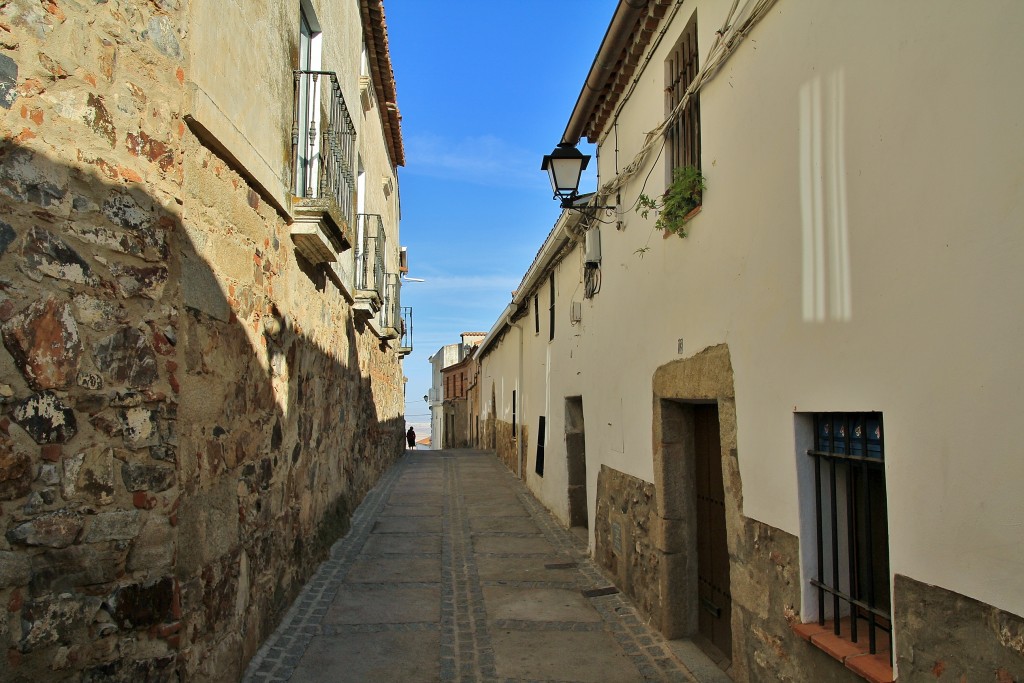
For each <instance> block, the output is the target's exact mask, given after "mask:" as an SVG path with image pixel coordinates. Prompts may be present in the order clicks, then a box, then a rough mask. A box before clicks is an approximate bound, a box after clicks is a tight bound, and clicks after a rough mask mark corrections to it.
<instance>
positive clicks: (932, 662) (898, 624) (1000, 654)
mask: <svg viewBox="0 0 1024 683" xmlns="http://www.w3.org/2000/svg"><path fill="white" fill-rule="evenodd" d="M893 592H894V595H893V610H894V617H895V624H894V630H895V632H896V658H897V670H898V671H899V677H900V680H901V681H918V680H929V681H932V680H935V681H950V682H952V681H995V682H996V683H1010V682H1011V681H1013V682H1015V683H1016V682H1018V681H1024V619H1022V618H1021V617H1019V616H1017V615H1015V614H1010V613H1009V612H1004V611H1002V610H1000V609H997V608H995V607H992V606H991V605H987V604H985V603H983V602H979V601H978V600H974V599H972V598H968V597H965V596H963V595H960V594H959V593H954V592H952V591H948V590H946V589H945V588H940V587H938V586H930V585H928V584H925V583H921V582H920V581H915V580H914V579H911V578H908V577H906V576H902V575H900V574H897V575H896V577H895V585H894V591H893Z"/></svg>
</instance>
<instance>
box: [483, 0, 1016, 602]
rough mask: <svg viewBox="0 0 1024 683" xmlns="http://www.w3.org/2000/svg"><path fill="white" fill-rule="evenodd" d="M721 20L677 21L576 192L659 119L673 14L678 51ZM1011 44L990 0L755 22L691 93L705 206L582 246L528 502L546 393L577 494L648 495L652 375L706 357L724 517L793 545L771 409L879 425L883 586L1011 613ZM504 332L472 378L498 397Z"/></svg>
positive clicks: (633, 221) (790, 480)
mask: <svg viewBox="0 0 1024 683" xmlns="http://www.w3.org/2000/svg"><path fill="white" fill-rule="evenodd" d="M730 4H731V3H730V2H728V1H726V0H708V1H704V2H700V3H685V4H684V5H683V7H684V10H683V11H682V12H681V14H680V17H679V19H677V21H676V23H675V25H674V27H673V28H672V29H670V31H669V33H668V35H667V36H666V38H665V40H664V41H663V42H662V44H661V45H660V47H659V48H658V51H657V53H656V54H655V55H654V57H653V59H652V60H651V62H650V66H649V67H648V68H647V70H646V71H645V72H644V73H642V74H641V76H640V79H639V82H638V85H637V88H636V91H635V92H634V93H633V94H632V96H631V98H630V100H629V102H628V103H627V104H626V106H625V107H624V108H623V110H622V113H621V116H620V117H619V119H618V126H617V140H616V139H615V138H614V137H612V134H611V128H609V131H608V132H609V136H608V137H607V138H606V139H605V140H604V141H603V144H602V145H601V156H600V172H601V177H602V179H607V178H608V177H610V176H611V175H612V174H613V173H614V170H615V169H614V165H615V155H614V153H613V151H612V150H613V149H614V147H615V145H616V143H617V145H618V147H619V164H620V166H621V165H624V164H625V163H626V162H628V160H629V159H630V158H631V157H632V154H633V153H634V152H635V150H636V149H637V148H638V147H639V145H640V144H641V142H642V139H643V136H644V134H645V133H646V131H648V130H650V129H651V128H653V127H654V126H655V125H656V124H657V123H658V122H659V120H660V117H661V115H662V114H663V99H662V98H663V96H664V95H663V89H664V73H663V66H662V65H663V64H664V61H665V58H666V57H667V55H668V51H669V50H670V49H671V47H672V46H673V44H674V41H675V37H676V36H677V35H678V33H679V32H680V31H681V30H682V27H683V26H684V25H685V23H686V18H687V14H686V12H688V11H691V10H692V8H693V7H696V8H697V9H696V11H697V12H698V31H699V43H700V50H701V54H702V57H703V55H704V54H706V50H707V47H708V46H709V45H710V44H711V41H712V39H713V34H714V31H715V30H716V29H717V28H718V27H719V24H720V22H721V21H722V19H723V18H724V16H725V13H726V12H727V10H728V6H729V5H730ZM1022 31H1024V5H1020V4H1019V3H1015V2H1009V1H1007V2H993V3H991V4H990V5H989V6H987V7H986V8H985V10H984V11H982V10H981V9H980V8H978V7H975V6H973V5H971V4H969V3H945V4H943V6H942V7H941V9H937V8H936V7H935V5H934V3H932V2H924V1H923V0H922V1H916V2H905V3H898V4H893V3H887V2H881V1H880V0H879V1H875V2H870V3H868V4H867V5H865V4H864V3H860V4H859V5H848V6H847V5H843V4H841V3H818V2H812V1H810V0H782V1H781V2H779V3H778V5H777V6H776V9H775V10H774V11H773V12H772V13H771V14H770V15H769V16H768V17H767V18H766V19H765V20H764V21H763V22H762V23H761V24H760V25H758V27H757V28H756V29H755V30H754V31H753V32H752V34H751V35H750V37H749V38H748V39H747V40H746V41H745V42H744V43H743V44H742V45H741V46H740V48H739V50H738V51H737V53H736V54H735V55H733V57H732V58H731V60H730V61H729V62H728V63H727V64H726V66H725V67H724V68H723V69H722V71H721V72H720V73H719V74H718V75H717V76H716V77H715V78H714V80H712V81H711V82H710V83H709V84H708V85H707V87H706V89H705V90H704V92H703V93H702V94H701V121H702V154H703V160H702V165H703V170H704V173H705V175H706V176H707V183H708V190H707V192H706V193H705V199H704V207H703V210H702V212H701V213H700V214H699V215H698V216H697V217H696V218H695V219H694V220H693V222H692V223H691V225H690V236H689V237H688V238H686V239H685V240H681V239H679V238H676V237H672V238H670V239H667V240H663V239H662V238H661V234H660V233H657V232H652V224H653V216H652V218H651V219H648V220H644V219H642V218H640V217H639V216H638V215H636V214H635V213H632V212H625V213H623V215H622V217H621V218H622V220H623V221H624V222H625V226H624V229H623V230H621V231H618V230H615V229H614V228H610V226H602V235H601V237H602V250H603V257H604V258H603V263H602V289H601V292H600V294H598V295H597V297H596V298H595V299H594V300H592V301H587V302H585V303H584V305H583V318H584V324H583V326H582V327H581V328H580V331H581V332H582V336H581V337H579V339H578V340H577V343H576V344H575V345H574V346H572V348H571V349H570V348H563V347H561V346H560V345H559V344H557V343H556V344H552V345H551V346H550V348H549V351H550V354H551V355H550V358H549V357H547V356H544V362H545V364H546V367H545V371H544V373H541V372H540V371H539V370H536V369H534V370H532V371H531V372H532V374H527V375H526V377H524V382H529V383H528V384H527V385H526V391H525V392H524V395H525V399H524V401H525V403H524V408H525V409H526V411H527V412H526V416H527V419H528V423H527V424H529V426H530V429H531V438H532V437H533V435H534V432H535V430H536V416H537V415H539V414H541V413H540V411H541V410H544V409H547V408H546V406H545V405H544V402H546V401H552V402H554V401H555V400H556V398H557V403H558V406H557V407H555V408H551V409H550V410H551V413H550V414H549V422H548V434H549V447H548V450H547V469H546V471H545V479H544V481H543V482H537V481H530V480H528V481H530V483H531V487H533V488H534V489H535V490H538V492H539V495H540V496H541V498H542V500H544V501H545V503H546V504H548V505H549V507H551V508H552V509H554V510H556V511H558V512H559V514H564V512H563V511H564V510H565V509H566V503H565V502H564V496H565V487H564V485H563V483H564V482H556V481H555V477H554V476H553V475H548V473H547V470H548V469H550V470H552V471H553V470H554V469H555V462H556V458H555V457H553V456H554V454H555V452H556V450H555V448H554V447H553V446H552V445H551V439H552V437H555V438H557V437H560V436H561V435H562V431H563V428H562V426H561V422H562V420H563V419H564V407H563V401H564V397H565V396H571V395H582V396H583V403H584V410H585V415H586V428H587V459H588V480H589V481H588V485H589V486H591V487H594V486H595V482H596V476H597V472H598V470H599V469H600V466H601V465H602V464H606V465H608V466H609V467H612V468H615V469H617V470H620V471H623V472H625V473H627V474H630V475H633V476H636V477H640V478H642V479H645V480H647V481H653V471H652V470H653V464H652V462H653V459H652V452H651V449H652V446H651V428H652V424H651V420H652V393H651V378H652V375H653V373H654V370H655V369H656V368H658V367H659V366H661V365H664V364H665V363H667V362H670V361H672V360H674V359H677V358H680V357H685V356H691V355H693V354H695V353H697V352H699V351H700V350H701V349H703V348H706V347H708V346H711V345H715V344H719V343H727V344H728V345H729V349H730V352H731V358H732V364H733V369H734V374H735V392H736V412H737V429H738V451H739V463H740V470H741V475H742V481H743V510H744V513H745V514H746V515H747V516H749V517H751V518H754V519H757V520H760V521H762V522H764V523H766V524H769V525H772V526H774V527H778V528H781V529H783V530H785V531H788V532H790V533H793V534H799V533H800V505H799V500H798V494H797V479H796V462H797V458H798V457H805V456H801V455H798V453H797V447H796V443H795V436H794V431H795V427H794V422H795V417H794V413H804V412H813V411H866V410H878V411H881V412H882V413H883V415H884V420H885V427H886V433H885V448H886V483H887V487H888V505H889V531H890V553H891V557H890V564H891V571H892V572H893V573H899V574H904V575H907V576H910V577H913V578H915V579H917V580H919V581H924V582H926V583H933V584H937V585H940V586H943V587H945V588H947V589H950V590H953V591H956V592H959V593H963V594H965V595H969V596H971V597H974V598H976V599H979V600H982V601H984V602H987V603H989V604H992V605H995V606H998V607H1000V608H1002V609H1005V610H1008V611H1010V612H1014V613H1016V614H1024V543H1022V542H1021V541H1022V538H1024V532H1022V529H1024V496H1021V495H1020V489H1021V482H1024V458H1021V457H1019V451H1020V449H1019V447H1017V441H1018V439H1017V438H1016V434H1015V431H1014V425H1015V421H1016V419H1018V414H1019V412H1020V407H1021V405H1024V354H1021V353H1020V351H1019V345H1020V342H1019V340H1020V339H1021V338H1022V336H1024V314H1022V312H1021V310H1022V309H1021V296H1022V294H1024V268H1021V265H1020V263H1021V260H1022V257H1024V232H1022V231H1021V229H1020V228H1021V226H1022V225H1024V204H1022V202H1024V200H1022V197H1024V192H1022V189H1024V188H1022V185H1024V161H1022V160H1024V124H1022V122H1021V118H1020V116H1019V113H1020V112H1021V111H1024V90H1022V89H1020V88H1015V87H1012V86H1011V85H1010V84H1013V83H1016V82H1017V81H1018V80H1019V72H1020V70H1021V67H1022V66H1024V42H1022V41H1020V40H1019V39H1018V38H1017V37H1018V36H1019V35H1020V34H1021V32H1022ZM657 163H658V167H656V168H655V169H654V171H653V172H652V173H651V176H650V177H651V180H650V181H649V182H648V185H647V186H646V188H644V191H645V192H646V193H647V194H649V195H652V196H653V195H656V194H660V193H661V191H662V190H663V189H664V179H665V176H666V170H665V169H664V168H663V164H664V160H663V159H660V160H659V161H658V162H657ZM644 175H646V169H645V172H644V173H642V174H641V175H640V176H639V177H638V178H637V179H636V181H635V182H633V183H632V184H630V185H629V186H627V187H626V188H625V189H624V190H623V192H622V197H621V200H622V204H623V205H624V206H627V207H628V206H629V205H631V204H632V203H633V201H634V200H635V198H636V196H637V194H638V193H639V192H640V191H641V184H642V182H643V177H644ZM644 247H650V249H649V251H647V252H645V253H644V254H643V256H641V255H639V254H637V253H636V252H637V250H638V249H641V248H644ZM562 268H566V266H562ZM560 277H561V276H560ZM544 292H545V288H544V287H543V286H542V288H541V293H542V311H543V310H544V306H543V303H544V302H543V294H544ZM524 323H525V324H526V325H527V331H528V334H527V339H526V341H527V342H528V341H529V337H531V336H532V321H531V320H529V318H527V319H524ZM541 332H542V336H543V334H544V327H543V326H542V331H541ZM516 334H517V332H516V331H514V330H513V331H512V332H510V333H509V334H508V335H506V337H505V338H504V340H503V341H502V343H501V344H500V345H499V346H500V347H501V349H500V350H495V351H494V352H492V353H491V354H490V355H489V356H488V358H489V359H490V358H492V357H493V358H495V359H497V358H499V357H500V358H502V361H501V363H500V365H501V370H500V372H496V371H495V370H496V365H498V364H497V363H495V366H492V368H491V369H490V378H489V379H488V380H486V381H494V378H495V377H499V376H500V377H501V378H503V381H505V382H508V381H509V380H510V378H511V380H512V381H515V359H516V355H515V354H516V353H517V350H516V349H515V346H514V345H515V344H516V343H517V339H516ZM679 339H682V340H683V347H684V351H683V355H682V356H680V355H678V353H677V345H678V340H679ZM544 341H545V343H546V337H545V339H544ZM570 350H571V351H572V355H571V356H570V355H569V351H570ZM525 355H526V356H530V357H534V356H538V355H539V354H538V353H536V352H532V351H531V352H530V353H528V354H525ZM492 362H493V361H492ZM530 362H532V363H535V362H536V361H530ZM548 364H550V369H549V368H547V365H548ZM545 379H546V380H548V381H549V383H548V384H537V383H538V382H541V383H542V382H543V381H544V380H545ZM499 381H501V380H499ZM507 393H509V391H505V392H502V391H497V392H496V396H497V397H498V404H499V417H500V418H501V419H506V420H508V419H509V418H508V417H507V416H501V410H502V408H501V406H502V405H503V401H506V400H507V396H505V394H507ZM484 395H485V396H488V397H489V388H488V386H487V385H486V383H485V387H484ZM486 402H488V403H489V398H488V401H486ZM538 403H540V405H538ZM560 452H561V454H562V455H561V460H562V461H564V441H563V442H562V445H561V447H560ZM530 454H531V458H530V459H528V461H527V462H528V465H529V464H532V454H533V450H532V444H531V450H530ZM549 476H551V479H550V480H549ZM563 476H564V475H563ZM593 490H594V489H593V488H591V492H592V493H591V495H593ZM591 505H592V501H591ZM593 513H594V510H593V506H592V507H591V511H590V514H591V518H593ZM591 526H593V525H591Z"/></svg>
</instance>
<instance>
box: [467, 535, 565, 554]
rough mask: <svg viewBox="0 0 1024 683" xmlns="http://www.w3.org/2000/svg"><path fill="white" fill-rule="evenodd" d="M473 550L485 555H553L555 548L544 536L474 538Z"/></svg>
mask: <svg viewBox="0 0 1024 683" xmlns="http://www.w3.org/2000/svg"><path fill="white" fill-rule="evenodd" d="M473 550H475V551H476V552H477V553H480V554H483V553H487V554H510V555H512V554H519V555H522V554H531V555H553V554H554V553H555V546H553V545H552V544H551V543H550V542H548V540H547V539H546V538H544V537H543V536H474V537H473Z"/></svg>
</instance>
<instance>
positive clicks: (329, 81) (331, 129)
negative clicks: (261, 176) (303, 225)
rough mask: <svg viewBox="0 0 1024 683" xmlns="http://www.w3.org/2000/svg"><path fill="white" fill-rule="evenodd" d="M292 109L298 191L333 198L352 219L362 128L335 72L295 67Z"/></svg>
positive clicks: (308, 196)
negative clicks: (357, 126) (358, 133)
mask: <svg viewBox="0 0 1024 683" xmlns="http://www.w3.org/2000/svg"><path fill="white" fill-rule="evenodd" d="M294 74H295V100H294V105H293V108H292V168H293V169H294V171H295V178H294V188H293V191H294V193H295V196H296V197H301V198H303V199H321V200H323V199H330V200H333V201H334V202H335V203H336V204H337V206H338V209H339V210H340V213H341V215H342V217H344V219H345V220H346V221H347V222H348V223H349V224H351V222H352V200H353V197H354V196H355V173H354V171H353V167H354V162H355V149H356V145H355V143H356V130H355V127H354V126H353V125H352V117H351V116H350V115H349V113H348V107H346V106H345V98H344V97H343V96H342V93H341V85H340V84H339V83H338V77H337V75H336V74H335V73H334V72H333V71H295V72H294Z"/></svg>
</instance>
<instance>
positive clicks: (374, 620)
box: [324, 584, 441, 624]
mask: <svg viewBox="0 0 1024 683" xmlns="http://www.w3.org/2000/svg"><path fill="white" fill-rule="evenodd" d="M440 620H441V588H440V586H434V587H429V588H424V587H408V586H402V585H389V584H386V585H383V586H378V585H374V584H367V585H366V588H365V589H364V590H352V589H348V590H344V591H340V592H339V593H338V597H336V598H335V599H334V602H333V603H331V606H330V607H329V608H328V610H327V614H326V615H325V616H324V623H325V624H409V623H420V622H425V623H431V624H436V623H438V622H439V621H440Z"/></svg>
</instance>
